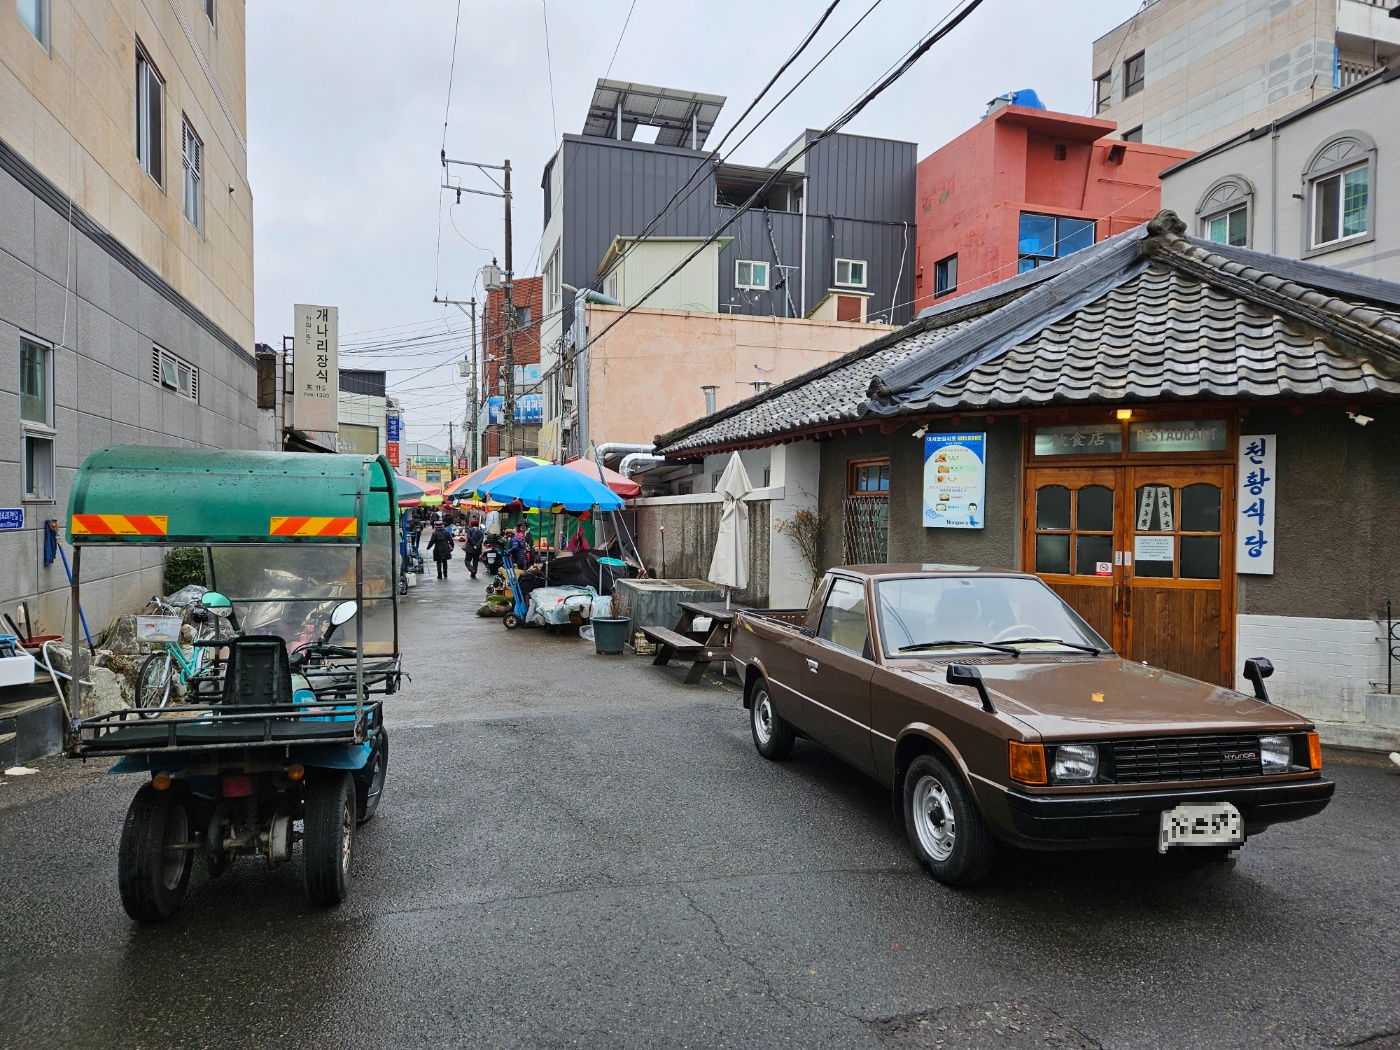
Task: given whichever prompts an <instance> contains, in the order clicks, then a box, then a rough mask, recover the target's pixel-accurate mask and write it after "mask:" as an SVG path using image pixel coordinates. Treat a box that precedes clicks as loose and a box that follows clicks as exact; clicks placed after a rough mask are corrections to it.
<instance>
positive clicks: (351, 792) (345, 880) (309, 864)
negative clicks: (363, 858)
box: [301, 770, 355, 905]
mask: <svg viewBox="0 0 1400 1050" xmlns="http://www.w3.org/2000/svg"><path fill="white" fill-rule="evenodd" d="M303 826H304V835H303V837H302V843H301V849H302V855H303V860H304V862H305V866H304V870H303V873H302V882H303V884H304V885H305V887H306V896H307V899H309V900H310V901H311V903H312V904H323V905H329V904H339V903H340V902H341V901H342V900H344V899H345V895H346V894H347V893H349V892H350V857H351V854H352V852H353V851H354V846H355V783H354V781H353V780H352V779H351V777H350V774H349V773H348V772H343V771H338V770H326V771H325V772H324V773H323V774H322V775H321V776H318V777H315V778H312V777H307V783H306V813H305V816H304V820H303Z"/></svg>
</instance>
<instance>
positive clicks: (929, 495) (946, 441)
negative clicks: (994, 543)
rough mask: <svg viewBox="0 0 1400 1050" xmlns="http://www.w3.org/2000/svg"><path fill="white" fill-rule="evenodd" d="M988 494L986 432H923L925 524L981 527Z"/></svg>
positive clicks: (936, 527)
mask: <svg viewBox="0 0 1400 1050" xmlns="http://www.w3.org/2000/svg"><path fill="white" fill-rule="evenodd" d="M986 495H987V435H986V434H926V435H925V436H924V528H927V529H980V528H982V527H983V526H984V524H985V522H986V519H985V517H984V511H985V505H986Z"/></svg>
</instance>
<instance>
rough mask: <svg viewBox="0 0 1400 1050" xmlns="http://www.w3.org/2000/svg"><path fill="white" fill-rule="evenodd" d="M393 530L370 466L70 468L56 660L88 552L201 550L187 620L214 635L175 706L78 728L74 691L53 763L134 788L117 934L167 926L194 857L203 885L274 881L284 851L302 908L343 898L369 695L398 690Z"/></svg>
mask: <svg viewBox="0 0 1400 1050" xmlns="http://www.w3.org/2000/svg"><path fill="white" fill-rule="evenodd" d="M396 519H397V503H396V496H395V491H394V475H393V471H392V470H391V469H390V467H389V464H388V462H387V461H386V460H385V459H384V457H382V456H378V457H374V456H337V455H309V454H300V453H280V452H222V451H210V450H204V449H190V448H151V447H144V446H134V445H124V446H114V447H111V448H105V449H102V450H100V451H98V452H94V453H93V454H92V455H91V456H89V457H88V458H87V460H86V461H85V462H84V463H83V465H82V467H81V468H80V469H79V471H78V476H77V479H76V480H75V482H74V485H73V491H72V496H71V498H70V500H69V508H68V536H69V540H70V542H71V543H72V545H73V566H72V569H73V594H72V609H73V623H72V628H71V636H70V639H69V641H70V645H71V646H72V650H71V651H72V652H74V653H75V654H78V653H80V649H79V646H78V639H79V636H78V608H79V600H80V595H81V581H82V563H83V552H84V551H85V550H86V549H87V548H88V547H92V546H95V545H98V544H105V545H110V546H113V547H132V546H163V547H177V546H196V547H202V548H204V551H205V567H206V576H207V579H206V582H207V584H208V586H209V592H208V593H206V594H205V595H204V597H203V599H202V605H203V607H204V609H205V610H206V611H207V612H208V613H210V614H213V616H215V617H216V618H217V619H216V621H215V622H216V625H217V631H216V635H215V637H214V639H213V640H212V641H208V640H206V641H200V642H198V643H196V644H199V645H205V646H208V647H210V649H211V650H212V654H211V656H212V658H211V659H209V660H207V661H205V662H204V664H203V665H202V670H201V671H200V672H199V673H198V674H197V675H196V676H195V677H193V678H191V679H190V681H189V682H188V684H187V692H186V695H185V697H184V702H183V703H181V704H178V705H172V706H170V707H167V708H162V709H159V710H145V709H140V708H137V709H131V710H122V711H117V712H115V713H110V714H102V715H89V717H84V712H83V710H82V697H81V695H80V686H79V684H78V682H79V679H80V678H81V675H80V674H75V675H74V676H73V685H72V693H71V694H70V699H69V712H70V715H71V722H70V727H69V733H68V739H67V744H66V750H67V753H68V754H69V755H70V756H72V757H74V758H82V759H88V758H94V759H101V758H116V759H118V761H117V763H116V764H115V765H114V766H113V767H112V772H114V773H133V774H139V775H142V776H144V777H145V778H146V782H145V783H144V784H143V785H142V786H141V788H140V789H139V790H138V791H137V793H136V797H135V798H134V799H133V800H132V802H131V806H130V808H129V809H128V810H127V814H126V821H125V823H124V825H123V827H122V835H121V846H120V853H119V859H118V873H119V878H118V881H119V885H120V889H121V898H122V904H123V906H124V907H125V908H126V910H127V912H128V914H130V915H131V916H132V917H133V918H135V919H138V920H141V921H157V920H160V919H164V918H167V917H168V916H170V915H171V914H173V913H174V912H175V910H176V909H177V908H178V907H179V906H180V901H181V899H182V898H183V896H184V894H185V890H186V887H187V885H188V883H189V878H190V871H191V869H192V867H193V864H194V862H195V860H196V859H197V858H202V859H203V861H204V863H205V864H206V865H207V867H208V870H209V872H210V874H211V875H218V874H220V873H222V872H223V871H225V870H227V868H228V867H229V865H230V864H232V863H233V862H234V861H235V860H237V859H238V858H240V857H252V856H257V857H262V858H264V859H265V861H266V863H267V865H268V866H269V867H276V866H277V865H279V864H283V863H286V862H288V861H290V860H291V859H292V856H293V852H294V847H295V846H296V845H297V844H298V843H300V846H301V849H300V852H301V857H302V864H303V869H304V876H303V881H304V884H305V888H306V893H307V896H308V897H309V898H310V899H311V900H312V901H313V902H314V903H317V904H335V903H338V902H339V901H340V900H341V899H343V898H344V896H345V894H346V892H347V891H348V889H349V886H350V874H351V858H352V855H353V849H354V842H355V829H356V826H357V824H361V823H363V822H364V821H366V820H368V819H369V818H370V817H371V816H373V815H374V812H375V809H376V808H377V807H378V805H379V801H380V799H381V797H382V795H383V790H384V781H385V776H386V774H387V772H388V761H389V740H388V734H387V732H386V731H385V728H384V719H383V708H382V704H383V701H382V700H381V699H376V697H382V696H384V695H388V694H392V693H394V692H395V691H396V690H397V689H398V687H399V683H400V677H401V669H400V663H399V644H398V588H397V587H396V586H395V582H396V580H397V576H398V567H397V565H396V564H395V562H396V560H397V554H398V549H397V543H396V536H395V527H396ZM346 625H349V626H346ZM337 631H339V632H340V637H337V636H336V633H337ZM352 632H353V642H352V641H350V640H349V639H348V637H347V636H349V635H350V634H351V633H352ZM75 662H76V661H75Z"/></svg>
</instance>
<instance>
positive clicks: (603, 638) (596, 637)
mask: <svg viewBox="0 0 1400 1050" xmlns="http://www.w3.org/2000/svg"><path fill="white" fill-rule="evenodd" d="M609 611H610V612H611V613H612V615H611V616H595V617H593V620H592V623H593V650H594V652H596V653H597V654H598V655H599V656H618V655H620V654H621V653H622V647H623V646H624V645H625V644H626V643H627V635H628V634H629V633H630V632H631V629H632V616H631V609H629V608H628V606H627V599H625V598H624V597H622V595H620V594H617V593H614V594H613V596H612V608H611V609H610V610H609Z"/></svg>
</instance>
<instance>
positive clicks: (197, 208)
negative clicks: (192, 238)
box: [180, 117, 204, 232]
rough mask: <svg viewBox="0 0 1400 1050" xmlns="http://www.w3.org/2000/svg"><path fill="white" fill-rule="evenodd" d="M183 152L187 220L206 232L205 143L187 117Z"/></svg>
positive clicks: (182, 140)
mask: <svg viewBox="0 0 1400 1050" xmlns="http://www.w3.org/2000/svg"><path fill="white" fill-rule="evenodd" d="M180 141H181V151H182V153H183V154H184V165H185V218H186V219H188V220H189V222H190V225H191V226H193V227H194V228H195V229H196V230H199V231H200V232H203V231H204V143H203V142H201V141H200V139H199V136H198V135H196V134H195V133H194V129H193V128H191V127H190V121H189V118H188V117H186V118H185V120H184V122H183V126H182V128H181V131H180Z"/></svg>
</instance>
